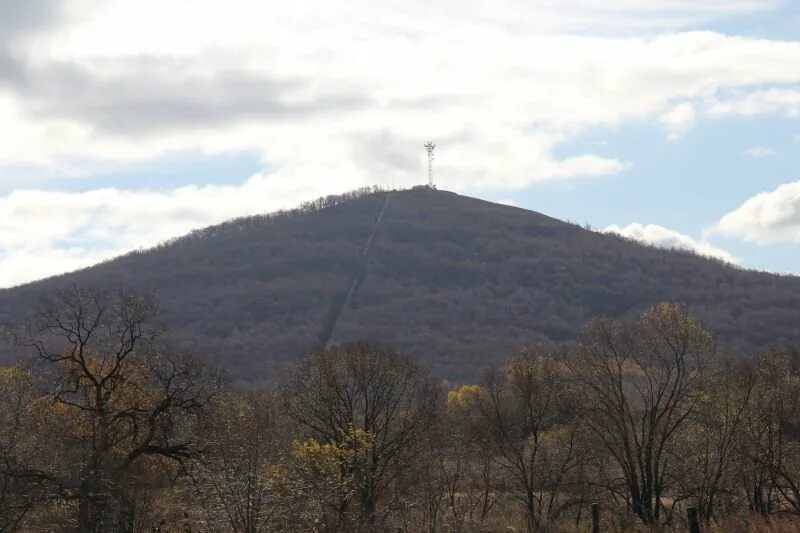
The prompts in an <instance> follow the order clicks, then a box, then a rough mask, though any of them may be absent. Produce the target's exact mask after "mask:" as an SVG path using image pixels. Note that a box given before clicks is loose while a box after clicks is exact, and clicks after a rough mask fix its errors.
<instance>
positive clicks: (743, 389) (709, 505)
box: [673, 361, 753, 521]
mask: <svg viewBox="0 0 800 533" xmlns="http://www.w3.org/2000/svg"><path fill="white" fill-rule="evenodd" d="M752 391H753V376H752V374H751V373H750V372H748V371H746V369H743V368H741V365H738V366H737V365H735V364H734V363H733V362H732V361H726V362H725V363H724V364H723V365H722V366H720V367H718V368H716V369H714V372H713V377H712V378H711V380H710V383H709V385H708V387H707V389H706V391H705V394H702V395H701V396H700V397H699V400H698V402H697V406H696V409H695V411H694V413H693V414H692V415H691V416H690V418H689V420H688V421H687V423H686V424H684V425H683V426H682V427H681V429H680V430H678V431H677V432H676V435H677V453H678V455H679V456H680V458H681V460H680V464H679V465H678V467H679V475H677V476H676V491H675V492H676V494H675V495H674V497H673V498H674V500H676V501H678V500H681V499H689V500H691V502H692V505H693V506H694V507H695V508H696V509H697V511H698V513H699V515H700V517H701V518H702V519H703V520H705V521H710V520H712V519H714V518H719V517H720V516H724V515H727V514H728V513H729V512H730V511H731V510H732V509H734V508H735V506H736V504H737V502H738V499H739V497H738V494H737V490H736V489H737V483H736V480H735V468H734V467H735V466H736V463H737V462H740V459H741V458H740V457H739V455H738V453H737V451H738V447H739V446H740V444H741V439H742V433H743V430H744V426H745V422H746V417H747V413H748V410H749V409H750V402H751V395H752Z"/></svg>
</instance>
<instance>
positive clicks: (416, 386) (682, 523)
mask: <svg viewBox="0 0 800 533" xmlns="http://www.w3.org/2000/svg"><path fill="white" fill-rule="evenodd" d="M33 307H34V309H33V310H32V313H31V314H30V316H29V317H28V318H26V319H25V320H23V321H20V322H19V323H17V324H15V325H13V326H10V327H8V328H7V329H6V330H5V331H4V334H5V336H6V338H7V340H8V341H9V343H10V345H11V348H10V349H11V350H12V351H13V352H15V353H18V354H19V355H20V358H21V359H22V360H24V361H26V364H25V365H18V366H12V367H5V368H0V530H2V531H35V532H45V531H80V532H92V533H93V532H97V533H100V532H112V531H113V532H141V533H144V532H150V533H154V532H167V531H171V532H179V531H180V532H213V531H232V532H237V533H238V532H246V533H255V532H268V531H276V532H279V531H287V532H295V531H296V532H300V531H316V532H331V533H332V532H383V531H400V532H423V531H427V532H479V531H528V532H567V531H590V530H591V528H592V513H591V509H592V506H593V505H596V506H597V507H596V509H597V510H598V511H599V514H598V518H599V523H598V525H599V528H600V529H599V531H687V530H688V527H689V524H688V520H687V517H688V516H689V509H692V510H693V512H694V515H696V516H697V519H698V523H697V526H698V527H699V528H700V530H701V531H717V532H736V531H787V532H788V531H796V530H797V528H798V527H800V351H798V350H797V349H794V348H791V347H786V348H775V349H771V350H766V351H763V352H761V353H758V354H756V353H754V354H751V357H749V358H740V357H731V354H730V352H727V351H725V349H724V348H723V343H721V342H719V340H720V339H719V338H718V337H716V336H715V335H713V334H712V333H711V332H710V331H709V330H708V329H706V327H705V325H704V324H703V323H702V322H701V321H699V320H698V319H697V318H696V317H695V316H693V315H692V314H691V313H689V312H688V311H687V309H686V308H685V307H684V306H681V305H678V304H670V303H661V304H657V305H654V306H651V307H649V308H647V309H645V310H644V311H643V312H641V313H640V314H639V315H637V316H636V317H633V318H630V319H612V318H605V317H600V318H596V319H594V320H592V321H590V322H588V323H587V324H586V325H585V327H584V328H583V329H582V331H581V333H580V335H579V336H578V339H577V340H576V341H573V342H565V343H558V344H552V343H551V344H549V345H548V346H542V345H538V346H536V345H535V346H531V347H529V348H527V349H524V350H521V351H518V352H516V353H512V354H509V355H510V357H507V358H506V359H505V361H504V362H503V363H502V364H501V365H498V366H497V367H495V368H493V369H489V370H487V371H486V372H485V373H484V374H483V376H482V377H481V378H480V379H478V380H476V382H475V383H474V384H466V385H461V386H458V387H456V386H451V385H448V384H447V383H444V382H443V381H442V380H441V379H438V378H436V377H434V376H433V375H432V374H431V373H430V372H429V371H428V370H427V369H426V368H425V367H424V366H423V365H421V364H420V363H418V362H415V361H414V360H412V359H410V358H408V357H405V356H403V355H400V354H398V353H397V352H396V351H395V350H393V349H392V348H391V347H390V346H388V345H385V344H376V343H365V342H354V343H347V344H343V345H339V346H334V347H332V348H331V349H328V350H316V351H312V352H310V353H308V354H306V355H305V356H304V357H302V358H300V359H299V360H297V361H296V362H295V363H294V364H293V365H292V367H291V368H290V369H288V370H287V371H286V372H284V373H283V374H282V375H281V376H280V377H279V379H277V380H276V384H275V386H274V387H273V388H272V389H270V390H269V391H261V392H258V393H256V392H242V391H240V390H236V389H234V388H232V387H231V386H230V384H229V383H228V382H227V381H226V380H225V378H224V376H223V375H222V374H221V373H220V372H219V371H218V370H216V369H215V368H214V366H213V365H211V364H209V363H208V362H205V361H204V360H203V359H200V358H196V357H193V356H192V355H190V354H187V353H185V352H184V351H182V350H177V349H175V348H173V347H171V345H170V343H169V342H168V333H167V332H166V331H165V329H164V327H163V325H162V323H161V321H160V320H159V317H158V315H157V309H158V306H157V305H156V302H155V301H154V300H153V299H152V298H151V297H148V296H141V295H136V294H134V293H130V292H126V291H125V290H114V291H104V290H97V289H86V288H77V287H73V288H70V289H67V290H63V291H59V292H55V293H53V294H51V295H49V296H47V297H45V298H43V299H41V300H39V301H38V303H37V304H36V305H35V306H33ZM595 531H597V530H595Z"/></svg>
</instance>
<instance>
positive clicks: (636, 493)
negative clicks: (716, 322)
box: [572, 304, 716, 524]
mask: <svg viewBox="0 0 800 533" xmlns="http://www.w3.org/2000/svg"><path fill="white" fill-rule="evenodd" d="M715 353H716V347H715V341H714V339H713V338H712V336H711V335H710V334H709V333H708V332H706V331H705V330H704V329H703V328H702V327H701V326H700V324H699V323H698V322H697V320H695V319H694V318H693V317H692V316H690V315H689V314H688V313H687V312H686V310H685V309H684V308H683V307H681V306H679V305H673V304H661V305H658V306H655V307H653V308H651V309H649V310H647V311H646V312H645V313H643V314H642V316H641V319H640V321H639V322H638V323H636V324H629V323H626V322H623V321H613V320H609V319H597V320H595V321H594V322H592V324H590V325H589V326H588V327H587V328H586V330H585V331H584V333H583V335H582V337H581V342H580V345H579V347H578V357H576V358H575V359H573V361H572V364H573V371H574V372H573V373H574V375H575V376H577V377H578V379H579V380H580V381H581V382H582V383H583V384H584V385H585V387H586V389H587V391H588V392H589V393H590V397H589V399H588V403H587V408H588V411H587V415H588V416H587V417H586V419H585V420H586V424H587V426H588V427H589V428H590V429H591V431H593V432H594V434H595V435H596V436H597V437H598V439H599V441H600V442H601V443H602V445H603V446H604V447H605V448H606V450H607V451H608V452H609V453H610V454H611V456H612V457H613V458H614V461H615V463H616V465H617V466H618V468H619V470H620V474H621V481H622V483H623V486H624V488H625V491H626V497H627V500H628V505H629V506H630V508H631V510H632V511H633V513H634V514H635V515H636V516H637V517H639V519H641V521H642V522H644V523H645V524H655V523H659V522H661V521H664V520H668V519H669V516H668V513H666V511H667V509H666V508H665V507H664V501H663V499H662V498H663V497H665V496H666V489H667V488H668V486H669V483H670V481H671V474H672V473H673V468H674V464H673V462H674V461H676V458H675V457H674V456H673V454H672V452H673V446H674V442H675V436H676V431H677V430H678V429H680V428H681V426H682V425H683V424H685V423H686V421H687V419H688V417H689V416H690V415H691V414H692V413H693V412H694V411H695V410H696V408H697V403H698V401H699V400H700V398H701V393H702V391H703V388H704V386H705V380H706V377H707V376H706V374H707V368H708V365H709V364H710V362H711V361H712V359H713V358H714V356H715Z"/></svg>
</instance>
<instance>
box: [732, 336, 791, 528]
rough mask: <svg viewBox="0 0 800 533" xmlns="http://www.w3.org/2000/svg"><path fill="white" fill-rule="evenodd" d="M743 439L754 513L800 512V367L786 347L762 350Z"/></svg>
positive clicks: (743, 472)
mask: <svg viewBox="0 0 800 533" xmlns="http://www.w3.org/2000/svg"><path fill="white" fill-rule="evenodd" d="M754 374H755V375H754V380H755V383H754V390H753V395H752V396H753V400H752V401H751V402H750V405H749V409H748V411H747V415H746V417H745V424H744V428H743V429H744V431H743V432H742V435H741V439H740V440H739V441H738V443H739V446H740V448H739V452H740V456H739V462H740V466H739V472H740V479H741V480H742V484H743V487H744V490H745V493H746V494H747V498H748V503H749V506H750V509H751V510H752V511H753V512H756V513H760V514H763V515H768V514H772V513H776V512H786V511H790V512H792V513H797V514H800V368H797V367H794V365H793V364H792V358H791V357H790V353H789V352H788V351H786V350H771V351H768V352H765V353H763V354H762V355H761V356H760V357H759V359H758V361H757V363H756V367H755V370H754Z"/></svg>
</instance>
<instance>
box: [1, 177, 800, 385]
mask: <svg viewBox="0 0 800 533" xmlns="http://www.w3.org/2000/svg"><path fill="white" fill-rule="evenodd" d="M388 194H391V200H390V201H389V200H388V197H387V195H388ZM381 215H382V216H381ZM377 220H380V224H376V221H377ZM367 242H369V243H370V244H369V246H367V251H368V254H367V255H368V261H367V260H366V259H367V258H366V257H365V255H364V252H365V243H367ZM120 283H122V284H124V286H126V287H128V288H129V289H131V290H141V291H155V292H156V293H157V294H158V296H159V300H160V302H161V308H162V318H163V320H164V321H165V322H166V323H167V325H168V326H169V327H170V331H171V338H172V339H173V340H174V342H175V344H176V345H177V346H178V347H181V348H186V349H189V350H191V351H193V352H195V353H198V354H202V355H205V356H207V357H209V358H210V359H211V360H212V361H215V362H217V363H219V364H221V365H223V366H224V367H225V368H227V369H228V371H229V373H230V375H231V377H232V379H233V380H234V381H236V382H237V383H239V384H240V385H243V386H261V385H264V384H267V383H269V382H271V381H273V380H274V379H275V377H276V375H277V374H278V373H279V372H281V371H282V370H284V369H285V368H286V367H287V366H289V365H291V364H292V363H293V362H294V361H295V360H296V357H297V356H298V355H299V354H302V353H304V352H307V351H309V350H312V349H315V348H317V347H320V346H323V345H324V344H325V343H326V342H327V341H328V340H329V339H330V338H331V337H332V336H333V337H334V338H335V340H336V341H337V342H344V341H347V340H353V339H371V340H380V341H383V342H386V343H389V344H393V345H396V346H397V347H399V348H400V349H401V350H403V351H405V352H406V353H408V354H409V355H412V356H414V357H417V358H418V359H420V360H422V361H423V363H424V364H426V365H427V366H428V367H430V368H431V369H432V371H433V372H434V373H436V374H437V375H439V376H440V377H442V378H447V379H450V380H452V381H459V382H463V381H474V380H475V379H477V377H478V376H479V375H480V373H481V372H482V371H483V369H484V368H485V367H486V366H488V365H492V364H497V363H499V362H501V361H503V360H504V359H505V358H506V357H507V356H508V355H509V354H510V353H513V352H515V351H517V350H518V349H520V348H521V347H523V346H526V345H530V344H533V343H538V342H549V341H563V340H569V339H573V338H575V337H576V336H577V335H578V333H579V331H580V329H581V327H582V326H583V325H584V324H585V323H586V322H587V321H588V320H590V319H591V318H592V317H594V316H597V315H602V314H605V315H610V316H622V315H633V314H636V313H638V312H640V311H641V310H642V309H644V308H645V307H646V306H648V305H651V304H653V303H656V302H659V301H667V300H668V301H679V302H684V303H686V304H688V305H689V306H690V308H691V309H692V310H693V311H694V312H696V313H697V314H698V315H699V316H700V318H701V319H702V320H703V321H704V322H705V323H706V324H707V326H708V327H710V329H711V330H712V331H714V332H715V333H717V334H718V335H719V336H720V338H721V339H722V340H723V341H724V342H726V343H727V346H728V348H729V349H732V350H740V351H746V352H752V351H755V350H758V349H761V348H765V347H767V346H770V345H772V344H779V343H780V344H782V343H796V342H798V341H800V278H797V277H793V276H778V275H773V274H767V273H762V272H754V271H748V270H743V269H741V268H738V267H735V266H732V265H728V264H725V263H722V262H720V261H718V260H714V259H710V258H706V257H700V256H697V255H694V254H692V253H689V252H682V251H669V250H662V249H657V248H653V247H650V246H645V245H642V244H640V243H637V242H634V241H631V240H628V239H624V238H621V237H619V236H616V235H606V234H601V233H596V232H592V231H588V230H586V229H583V228H581V227H579V226H577V225H574V224H569V223H565V222H561V221H559V220H556V219H553V218H551V217H548V216H545V215H542V214H539V213H536V212H533V211H528V210H525V209H520V208H515V207H510V206H506V205H501V204H494V203H491V202H486V201H482V200H477V199H474V198H470V197H466V196H459V195H457V194H454V193H451V192H446V191H436V190H432V189H428V188H419V189H413V190H408V191H395V192H391V193H389V192H387V191H382V190H379V189H362V190H359V191H354V192H353V193H348V194H345V195H338V196H330V197H326V198H323V199H320V200H316V201H314V202H309V203H306V204H303V205H302V206H301V207H300V208H298V209H296V210H291V211H282V212H279V213H276V214H272V215H262V216H256V217H244V218H238V219H234V220H231V221H229V222H226V223H223V224H220V225H216V226H212V227H209V228H205V229H203V230H199V231H195V232H192V233H190V234H189V235H186V236H184V237H181V238H178V239H173V240H171V241H169V242H167V243H164V244H162V245H160V246H157V247H156V248H153V249H150V250H145V251H139V252H133V253H130V254H127V255H125V256H122V257H119V258H116V259H114V260H111V261H108V262H105V263H102V264H99V265H96V266H94V267H91V268H88V269H84V270H81V271H78V272H74V273H71V274H66V275H62V276H58V277H55V278H50V279H47V280H43V281H39V282H35V283H30V284H26V285H23V286H20V287H15V288H12V289H6V290H0V322H13V321H16V320H19V319H21V318H22V317H23V316H25V315H26V314H27V313H28V312H29V311H30V309H31V308H32V306H33V303H34V302H35V301H36V299H37V298H38V297H39V296H40V295H42V294H44V293H46V292H47V291H51V290H53V289H55V288H57V287H59V286H65V285H69V284H81V285H83V284H92V285H113V286H118V285H119V284H120ZM348 294H350V297H348ZM7 356H8V354H7Z"/></svg>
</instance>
